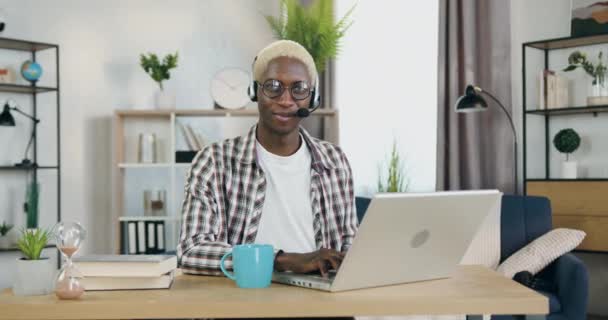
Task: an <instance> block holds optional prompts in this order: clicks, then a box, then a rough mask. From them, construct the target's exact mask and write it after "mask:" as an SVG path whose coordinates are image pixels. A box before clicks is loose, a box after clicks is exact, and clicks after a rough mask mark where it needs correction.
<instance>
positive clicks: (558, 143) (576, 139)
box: [553, 128, 581, 179]
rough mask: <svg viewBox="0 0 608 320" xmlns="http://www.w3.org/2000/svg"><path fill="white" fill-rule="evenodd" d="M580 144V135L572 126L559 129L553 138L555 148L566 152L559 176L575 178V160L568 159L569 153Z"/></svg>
mask: <svg viewBox="0 0 608 320" xmlns="http://www.w3.org/2000/svg"><path fill="white" fill-rule="evenodd" d="M580 144H581V137H580V136H579V135H578V133H576V131H574V129H572V128H567V129H562V130H560V131H559V132H558V133H557V134H556V135H555V137H554V138H553V145H554V146H555V149H557V151H559V152H561V153H565V154H566V161H564V162H562V167H561V177H562V178H563V179H576V177H577V168H576V161H570V157H569V156H570V154H571V153H573V152H574V151H576V149H578V147H579V146H580Z"/></svg>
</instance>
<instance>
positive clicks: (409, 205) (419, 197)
mask: <svg viewBox="0 0 608 320" xmlns="http://www.w3.org/2000/svg"><path fill="white" fill-rule="evenodd" d="M501 198H502V193H501V192H499V191H497V190H476V191H452V192H434V193H380V194H377V195H375V196H374V197H373V198H372V200H371V202H370V205H369V207H368V209H367V211H366V213H365V218H364V219H363V221H362V222H361V224H360V226H359V230H358V232H357V235H356V237H355V239H354V241H353V243H352V245H351V248H350V250H349V251H348V252H347V254H346V256H345V257H344V260H343V261H342V264H341V266H340V268H339V269H338V270H337V271H335V272H330V275H329V277H327V278H323V277H322V276H321V275H318V274H317V275H316V274H295V273H291V272H275V273H274V274H273V281H274V282H278V283H283V284H288V285H295V286H300V287H305V288H311V289H318V290H324V291H330V292H338V291H346V290H353V289H362V288H370V287H379V286H386V285H394V284H401V283H408V282H416V281H425V280H433V279H441V278H448V277H450V276H451V275H452V273H453V272H454V271H455V270H456V269H457V267H458V264H459V263H460V261H461V259H462V257H463V256H464V254H465V252H466V251H467V248H468V247H469V245H470V243H471V241H472V240H473V238H474V236H475V234H476V232H477V230H478V229H479V228H480V226H481V224H482V222H483V221H484V219H485V217H486V216H488V213H489V212H492V211H493V210H500V202H501Z"/></svg>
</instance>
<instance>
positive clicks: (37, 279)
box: [13, 229, 55, 295]
mask: <svg viewBox="0 0 608 320" xmlns="http://www.w3.org/2000/svg"><path fill="white" fill-rule="evenodd" d="M50 237H51V232H50V231H48V230H46V229H22V230H21V235H20V237H19V239H18V240H17V247H18V248H19V250H20V251H21V253H22V254H23V257H22V258H19V259H17V274H16V276H15V278H14V283H13V292H14V293H15V294H16V295H40V294H48V293H50V292H51V291H52V288H53V280H54V278H55V268H54V267H53V264H52V262H51V259H49V258H48V257H41V254H42V249H44V247H45V246H46V245H47V244H48V241H49V238H50Z"/></svg>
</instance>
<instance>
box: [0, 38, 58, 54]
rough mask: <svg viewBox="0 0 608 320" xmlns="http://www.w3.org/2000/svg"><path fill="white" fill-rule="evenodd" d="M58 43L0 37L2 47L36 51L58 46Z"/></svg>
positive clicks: (0, 47)
mask: <svg viewBox="0 0 608 320" xmlns="http://www.w3.org/2000/svg"><path fill="white" fill-rule="evenodd" d="M57 47H58V46H57V45H56V44H49V43H43V42H34V41H27V40H20V39H11V38H0V49H9V50H19V51H28V52H36V51H40V50H45V49H51V48H57Z"/></svg>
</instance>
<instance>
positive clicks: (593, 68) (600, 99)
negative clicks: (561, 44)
mask: <svg viewBox="0 0 608 320" xmlns="http://www.w3.org/2000/svg"><path fill="white" fill-rule="evenodd" d="M597 60H598V62H597V64H593V63H592V62H591V61H589V60H588V59H587V54H585V53H584V52H581V51H574V52H572V53H571V54H570V56H568V66H567V67H566V68H565V69H564V71H566V72H568V71H573V70H576V69H577V68H579V67H580V68H582V69H583V70H585V72H586V73H587V74H588V75H589V76H591V78H592V79H593V80H592V81H591V87H590V89H589V92H588V95H587V105H590V106H592V105H604V104H608V79H606V73H607V72H608V67H607V66H606V65H605V64H604V61H603V52H602V51H600V53H599V54H598V56H597Z"/></svg>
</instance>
